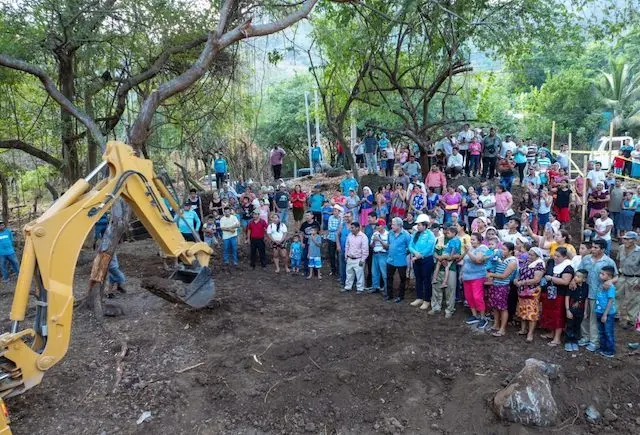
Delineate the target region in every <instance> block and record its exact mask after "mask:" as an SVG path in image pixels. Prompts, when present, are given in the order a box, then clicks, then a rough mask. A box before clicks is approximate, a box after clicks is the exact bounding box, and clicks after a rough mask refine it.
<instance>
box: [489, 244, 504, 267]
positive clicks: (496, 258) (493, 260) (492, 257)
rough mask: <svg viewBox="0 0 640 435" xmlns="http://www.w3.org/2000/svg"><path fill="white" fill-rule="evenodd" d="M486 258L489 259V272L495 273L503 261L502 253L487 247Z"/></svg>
mask: <svg viewBox="0 0 640 435" xmlns="http://www.w3.org/2000/svg"><path fill="white" fill-rule="evenodd" d="M486 256H487V257H489V260H487V272H495V271H496V266H497V265H498V263H499V262H500V260H501V259H502V251H500V250H499V249H491V248H489V247H487V254H486Z"/></svg>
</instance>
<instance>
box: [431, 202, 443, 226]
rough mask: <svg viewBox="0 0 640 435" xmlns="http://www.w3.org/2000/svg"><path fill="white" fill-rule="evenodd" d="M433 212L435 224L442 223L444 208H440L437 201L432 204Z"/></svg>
mask: <svg viewBox="0 0 640 435" xmlns="http://www.w3.org/2000/svg"><path fill="white" fill-rule="evenodd" d="M433 214H434V216H435V222H436V223H437V224H440V225H442V224H444V210H443V209H442V205H441V204H440V203H439V202H438V203H436V204H434V208H433Z"/></svg>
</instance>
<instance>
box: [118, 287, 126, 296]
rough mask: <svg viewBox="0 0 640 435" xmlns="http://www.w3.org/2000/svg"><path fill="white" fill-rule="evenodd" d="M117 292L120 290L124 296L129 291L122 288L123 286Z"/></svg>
mask: <svg viewBox="0 0 640 435" xmlns="http://www.w3.org/2000/svg"><path fill="white" fill-rule="evenodd" d="M116 290H118V291H119V292H120V293H122V294H125V293H127V289H125V288H124V287H121V286H118V288H117V289H116Z"/></svg>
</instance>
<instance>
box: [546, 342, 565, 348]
mask: <svg viewBox="0 0 640 435" xmlns="http://www.w3.org/2000/svg"><path fill="white" fill-rule="evenodd" d="M561 344H562V343H556V342H554V341H550V342H549V343H547V346H551V347H556V346H559V345H561Z"/></svg>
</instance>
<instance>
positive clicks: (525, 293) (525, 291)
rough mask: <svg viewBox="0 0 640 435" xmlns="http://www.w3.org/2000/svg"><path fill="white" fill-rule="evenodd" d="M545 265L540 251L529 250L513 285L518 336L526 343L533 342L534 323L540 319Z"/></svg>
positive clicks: (536, 249) (535, 249)
mask: <svg viewBox="0 0 640 435" xmlns="http://www.w3.org/2000/svg"><path fill="white" fill-rule="evenodd" d="M544 272H545V265H544V259H543V254H542V250H541V249H540V248H531V249H529V251H528V252H527V262H526V263H525V264H524V265H523V266H522V267H521V268H520V276H519V277H518V279H515V280H514V281H513V283H514V284H515V285H516V286H517V287H518V309H517V311H518V317H520V319H521V320H522V324H521V327H520V331H519V332H518V335H526V336H527V342H528V343H531V342H532V341H533V333H534V331H535V329H536V323H537V322H538V320H539V319H540V292H541V290H540V281H541V280H542V277H543V276H544Z"/></svg>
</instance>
